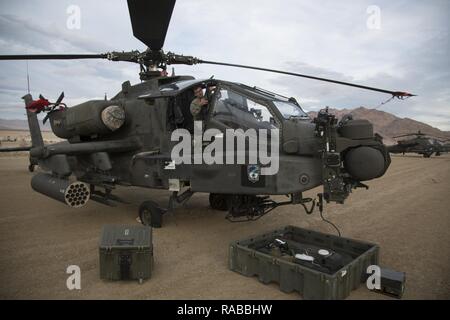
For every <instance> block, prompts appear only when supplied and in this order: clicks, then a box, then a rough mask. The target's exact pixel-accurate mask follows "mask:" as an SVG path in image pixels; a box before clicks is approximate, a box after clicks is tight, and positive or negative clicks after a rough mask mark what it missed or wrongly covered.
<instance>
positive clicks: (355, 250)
mask: <svg viewBox="0 0 450 320" xmlns="http://www.w3.org/2000/svg"><path fill="white" fill-rule="evenodd" d="M319 253H320V254H319ZM378 256H379V247H378V245H376V244H372V243H368V242H363V241H359V240H353V239H348V238H343V237H338V236H334V235H329V234H325V233H320V232H316V231H311V230H306V229H302V228H298V227H294V226H288V227H285V228H284V229H280V230H275V231H272V232H269V233H266V234H263V235H259V236H255V237H253V238H249V239H246V240H242V241H237V242H234V243H232V244H231V245H230V252H229V267H230V269H231V270H233V271H236V272H238V273H240V274H242V275H244V276H248V277H252V276H257V277H258V278H259V280H260V281H261V282H262V283H264V284H268V283H270V282H276V283H278V284H279V285H280V290H281V291H283V292H286V293H289V292H292V291H297V292H299V293H300V294H301V295H302V296H303V298H304V299H345V298H346V297H347V296H348V295H349V294H350V292H351V291H352V290H354V289H357V288H358V287H359V286H360V285H361V283H362V282H364V281H365V279H367V274H366V270H367V267H368V266H370V265H378ZM312 257H313V258H314V259H313V258H312ZM310 260H312V261H310Z"/></svg>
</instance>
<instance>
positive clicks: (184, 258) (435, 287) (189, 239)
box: [0, 154, 450, 299]
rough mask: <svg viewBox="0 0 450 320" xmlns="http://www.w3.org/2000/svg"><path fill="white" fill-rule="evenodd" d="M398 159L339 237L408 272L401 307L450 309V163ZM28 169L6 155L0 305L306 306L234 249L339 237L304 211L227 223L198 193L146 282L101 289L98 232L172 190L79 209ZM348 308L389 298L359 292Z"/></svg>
mask: <svg viewBox="0 0 450 320" xmlns="http://www.w3.org/2000/svg"><path fill="white" fill-rule="evenodd" d="M392 160H393V161H392V165H391V167H390V168H389V171H388V172H387V174H386V175H385V176H384V177H382V178H380V179H377V180H374V181H370V182H369V183H368V184H369V186H370V189H369V190H363V189H359V190H356V191H354V192H353V194H352V195H351V196H350V197H349V199H348V200H347V201H346V203H345V204H344V205H334V204H333V205H327V206H326V208H325V210H326V211H325V216H326V217H328V218H329V219H330V220H332V221H333V222H334V223H335V224H337V225H338V226H339V228H340V230H341V232H342V234H343V236H345V237H350V238H355V239H361V240H366V241H370V242H374V243H377V244H379V245H380V247H381V252H380V254H381V256H380V260H381V261H380V264H381V265H382V266H386V267H390V268H392V269H394V270H398V271H404V272H406V291H405V294H404V298H405V299H422V298H423V299H449V298H450V258H449V257H450V155H444V156H442V157H437V158H436V157H433V158H430V159H424V158H421V157H419V156H414V155H409V156H393V157H392ZM27 165H28V159H27V157H26V155H24V154H22V155H17V154H16V155H3V156H2V157H0V205H1V206H0V208H1V210H0V299H26V298H31V299H47V298H50V299H109V298H114V299H300V298H301V296H300V295H299V294H297V293H291V294H285V293H282V292H281V291H279V289H278V286H277V285H276V284H270V285H264V284H262V283H260V282H259V281H258V280H257V278H246V277H243V276H241V275H239V274H237V273H234V272H232V271H229V270H228V265H227V259H228V244H229V243H230V242H232V241H234V240H239V239H243V238H247V237H249V236H251V235H255V234H259V233H262V232H267V231H270V230H272V229H276V228H280V227H284V226H286V225H297V226H300V227H305V228H310V229H313V230H317V231H322V232H330V233H334V232H335V231H334V230H333V229H332V228H331V227H330V226H329V225H327V224H326V223H324V222H322V221H321V219H320V217H319V215H318V213H314V214H313V215H311V216H308V215H306V214H305V213H304V212H303V210H301V208H300V207H299V206H289V207H283V208H278V209H276V210H275V211H273V212H272V213H270V214H268V215H267V216H265V217H263V218H261V219H260V220H258V221H255V222H248V223H230V222H228V221H226V220H225V219H224V218H225V213H224V212H220V211H215V210H212V209H211V208H209V207H208V195H206V194H197V195H194V197H193V198H192V199H191V200H190V201H189V202H188V203H187V205H186V207H185V208H184V209H177V210H176V212H175V213H174V214H169V215H167V216H165V217H164V218H165V219H164V226H163V228H162V229H154V234H153V238H154V239H153V243H154V255H155V265H154V273H153V276H152V278H151V279H150V280H148V281H146V282H144V283H143V284H142V285H139V284H138V282H137V281H136V282H106V281H103V280H100V279H99V262H98V241H99V237H100V231H101V227H102V225H104V224H135V223H137V222H136V220H135V219H136V216H137V210H138V206H139V204H140V203H141V202H142V201H144V200H147V199H153V200H155V201H157V202H159V203H160V204H165V203H166V201H167V197H168V192H166V191H154V190H146V189H139V188H119V189H118V190H117V193H116V194H117V195H119V196H120V197H122V198H123V199H126V200H127V201H129V202H130V204H119V205H118V206H117V207H107V206H103V205H101V204H98V203H96V202H92V201H91V202H89V203H88V204H87V205H86V206H85V207H83V208H81V209H71V208H69V207H66V206H65V205H63V204H61V203H59V202H56V201H55V200H52V199H50V198H47V197H45V196H43V195H41V194H38V193H36V192H33V191H32V189H31V187H30V178H31V175H32V174H31V173H29V172H28V171H27ZM319 190H320V189H315V190H312V191H310V192H308V193H306V194H305V196H314V194H315V193H317V192H319ZM280 199H281V200H284V199H286V198H284V197H280ZM69 265H78V266H80V268H81V290H73V291H69V290H68V289H67V287H66V279H67V277H68V276H69V275H68V274H66V268H67V267H68V266H69ZM349 299H390V298H388V297H385V296H382V295H379V294H376V293H372V292H370V291H368V290H367V289H366V288H365V286H364V285H362V286H361V287H360V288H359V289H358V290H355V291H353V292H352V293H351V295H350V297H349Z"/></svg>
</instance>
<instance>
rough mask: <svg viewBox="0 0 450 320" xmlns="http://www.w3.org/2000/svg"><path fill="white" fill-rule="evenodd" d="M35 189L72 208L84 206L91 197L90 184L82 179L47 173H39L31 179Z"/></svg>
mask: <svg viewBox="0 0 450 320" xmlns="http://www.w3.org/2000/svg"><path fill="white" fill-rule="evenodd" d="M31 187H32V188H33V190H35V191H37V192H39V193H42V194H43V195H46V196H48V197H50V198H52V199H55V200H58V201H60V202H63V203H65V204H67V205H68V206H69V207H72V208H80V207H82V206H84V205H85V204H86V203H87V202H88V200H89V198H90V195H91V194H90V190H89V185H88V184H87V183H84V182H81V181H75V182H70V181H69V180H67V179H60V178H57V177H54V176H52V175H50V174H47V173H38V174H36V175H34V176H33V178H32V179H31Z"/></svg>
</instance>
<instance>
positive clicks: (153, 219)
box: [139, 201, 163, 228]
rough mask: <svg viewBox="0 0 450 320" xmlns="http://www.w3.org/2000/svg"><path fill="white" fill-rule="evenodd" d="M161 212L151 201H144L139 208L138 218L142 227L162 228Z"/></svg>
mask: <svg viewBox="0 0 450 320" xmlns="http://www.w3.org/2000/svg"><path fill="white" fill-rule="evenodd" d="M162 214H163V211H162V210H161V208H159V207H158V205H157V204H156V203H155V202H153V201H145V202H142V204H141V205H140V207H139V218H140V219H141V222H142V224H143V225H144V226H151V227H153V228H161V227H162Z"/></svg>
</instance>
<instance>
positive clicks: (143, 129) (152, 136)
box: [0, 0, 412, 227]
mask: <svg viewBox="0 0 450 320" xmlns="http://www.w3.org/2000/svg"><path fill="white" fill-rule="evenodd" d="M174 6H175V0H160V1H145V0H128V8H129V13H130V17H131V22H132V27H133V33H134V35H135V37H136V38H138V39H139V40H140V41H142V42H143V43H144V44H145V45H147V46H148V49H147V50H146V51H145V52H138V51H131V52H111V53H107V54H60V55H51V54H49V55H8V56H0V60H20V59H27V60H33V59H36V60H37V59H108V60H111V61H128V62H133V63H137V64H139V65H140V78H141V80H142V83H140V84H137V85H130V83H129V82H128V81H127V82H124V83H123V84H122V90H121V91H120V92H119V93H118V94H117V95H116V96H115V97H113V98H112V99H110V100H106V99H105V100H93V101H87V102H85V103H82V104H79V105H76V106H73V107H70V108H68V107H67V106H66V105H65V104H63V103H62V99H63V97H64V95H63V94H62V95H61V96H60V97H59V99H58V100H57V101H56V102H54V103H51V102H49V101H48V100H46V99H45V98H44V97H42V96H41V97H40V99H39V100H36V101H33V99H32V97H31V95H30V94H27V95H26V96H24V100H25V104H26V109H27V116H28V123H29V128H30V132H31V137H32V147H31V149H30V161H31V166H33V165H35V164H37V165H39V167H41V168H42V169H43V170H44V171H45V172H46V173H42V172H41V173H37V174H35V175H34V176H33V178H32V179H31V185H32V187H33V189H34V190H36V191H37V192H40V193H42V194H44V195H47V196H49V197H51V198H53V199H56V200H59V201H61V202H63V203H65V204H67V205H69V206H71V207H81V206H83V205H85V204H86V202H87V201H88V200H89V199H92V200H95V201H99V202H102V203H106V204H112V201H120V199H119V198H118V197H116V196H114V195H112V193H111V192H112V190H113V189H114V188H115V186H117V185H119V186H139V187H144V188H156V189H166V190H170V191H172V195H171V196H170V199H169V205H168V209H173V208H175V207H177V206H178V205H181V204H183V203H184V202H185V201H187V200H188V199H189V198H190V197H191V196H192V194H194V193H196V192H204V193H209V194H210V197H209V199H210V205H211V206H212V207H213V208H216V209H220V210H228V211H229V214H228V216H227V217H228V218H229V219H230V220H231V221H240V220H254V219H257V218H259V217H261V216H262V215H264V214H266V213H267V212H269V211H271V210H272V209H274V208H276V207H278V206H281V205H287V204H299V205H301V206H302V207H303V208H304V209H305V210H306V211H307V212H308V213H311V212H312V210H313V209H314V207H315V206H316V199H314V200H313V199H311V198H304V197H303V196H302V193H303V192H304V191H306V190H310V189H312V188H314V187H317V186H319V185H323V192H322V193H320V194H319V195H318V203H317V205H318V207H319V209H320V210H322V205H323V200H325V201H327V202H330V201H334V202H338V203H343V202H344V200H345V199H346V198H347V196H348V195H349V193H350V192H351V190H352V189H353V188H358V187H366V186H365V185H364V184H363V183H362V181H367V180H371V179H374V178H377V177H380V176H382V175H383V174H384V173H385V172H386V170H387V168H388V167H389V165H390V157H389V153H388V152H387V149H386V147H385V146H384V144H383V143H382V139H381V137H380V136H378V135H376V134H375V135H374V132H373V126H372V124H371V123H370V122H369V121H367V120H353V119H351V118H349V117H347V118H345V119H344V120H341V121H339V122H338V120H337V119H336V118H335V116H333V115H331V114H329V113H328V111H327V110H322V111H321V112H320V113H319V114H318V116H317V117H316V118H315V119H311V118H310V117H308V115H307V114H306V113H305V112H304V111H303V110H302V108H301V106H300V105H299V103H298V102H297V101H296V100H295V99H294V98H287V97H283V96H281V95H278V94H275V93H272V92H269V91H266V90H262V89H259V88H256V87H249V86H246V85H243V84H239V83H234V82H228V81H222V80H216V79H207V80H196V79H195V78H193V77H191V76H167V73H166V72H165V71H166V68H167V66H168V65H174V64H186V65H195V64H200V63H203V64H214V65H223V66H231V67H241V68H247V69H255V70H260V71H267V72H276V73H281V74H287V75H291V76H297V77H304V78H308V79H313V80H320V81H326V82H331V83H335V84H340V85H346V86H352V87H357V88H360V89H366V90H372V91H377V92H382V93H386V94H390V95H392V96H393V97H397V98H401V99H403V98H406V97H410V96H412V95H411V94H409V93H406V92H400V91H389V90H383V89H378V88H372V87H367V86H362V85H357V84H351V83H347V82H342V81H336V80H331V79H325V78H318V77H314V76H308V75H303V74H298V73H292V72H285V71H279V70H272V69H266V68H259V67H251V66H243V65H236V64H229V63H222V62H213V61H206V60H201V59H198V58H194V57H192V56H183V55H178V54H174V53H171V52H167V53H166V52H164V51H162V47H163V44H164V40H165V36H166V32H167V29H168V25H169V22H170V18H171V15H172V11H173V8H174ZM199 86H201V87H202V88H204V89H205V91H206V98H207V100H208V101H209V104H208V106H207V108H205V110H206V112H205V113H204V114H203V121H204V124H205V128H215V129H217V130H219V131H220V132H223V133H225V132H226V130H227V129H238V128H243V129H248V128H254V129H259V128H277V129H279V141H278V142H279V170H278V172H277V173H276V174H274V175H261V169H262V167H263V165H262V164H261V163H253V162H250V161H249V160H246V162H245V163H238V164H225V165H218V164H213V165H208V164H204V163H202V164H174V162H173V159H172V158H171V150H172V148H173V146H174V142H173V141H172V140H171V134H172V132H173V131H174V130H175V129H179V128H185V129H186V130H189V129H191V130H192V125H193V119H192V115H191V113H190V103H191V101H192V100H193V98H194V94H193V89H195V88H197V87H199ZM250 106H251V107H252V108H250ZM38 112H44V113H46V116H45V119H44V121H47V120H49V121H50V124H51V128H52V130H53V132H54V134H55V135H56V136H58V137H60V138H63V139H66V141H64V142H61V143H56V144H51V145H44V143H43V140H42V136H41V132H40V128H39V123H38V118H37V113H38ZM244 138H245V137H244ZM202 147H203V148H205V147H207V146H205V145H204V144H203V145H202ZM241 147H242V146H241ZM234 148H235V150H236V151H239V150H238V149H239V146H238V145H235V146H234ZM241 151H243V152H244V153H247V152H248V149H246V148H245V146H244V149H241ZM71 177H72V178H71ZM73 177H74V178H75V179H76V181H73V180H74V178H73ZM183 189H184V191H183V192H182V190H183ZM100 190H102V191H100ZM103 190H104V191H103ZM270 195H289V196H290V200H289V201H284V202H275V201H274V200H271V199H270V198H269V196H270ZM308 203H309V204H310V205H309V206H307V204H308ZM308 207H309V208H308ZM164 212H166V209H163V208H160V207H159V206H158V205H157V204H156V203H154V202H152V201H145V202H143V203H142V205H141V206H140V208H139V214H140V217H141V220H142V222H143V223H144V224H147V225H152V226H153V227H160V226H161V222H162V214H163V213H164Z"/></svg>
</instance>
